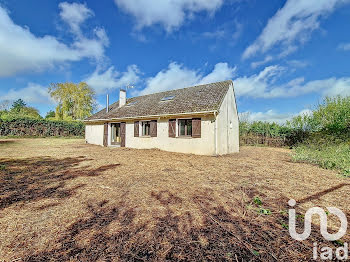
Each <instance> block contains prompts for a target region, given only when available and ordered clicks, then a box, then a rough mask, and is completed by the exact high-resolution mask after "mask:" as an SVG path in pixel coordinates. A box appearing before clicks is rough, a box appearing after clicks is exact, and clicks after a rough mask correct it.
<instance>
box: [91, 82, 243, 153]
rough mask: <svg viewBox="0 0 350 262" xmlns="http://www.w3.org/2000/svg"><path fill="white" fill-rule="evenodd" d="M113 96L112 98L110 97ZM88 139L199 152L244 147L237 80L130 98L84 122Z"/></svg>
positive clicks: (123, 97) (104, 143)
mask: <svg viewBox="0 0 350 262" xmlns="http://www.w3.org/2000/svg"><path fill="white" fill-rule="evenodd" d="M107 100H108V99H107ZM85 124H86V129H85V139H86V142H87V143H90V144H96V145H102V146H120V147H130V148H138V149H145V148H159V149H162V150H166V151H172V152H181V153H193V154H200V155H223V154H229V153H234V152H238V151H239V127H238V125H239V124H238V114H237V106H236V99H235V93H234V89H233V82H232V81H231V80H229V81H223V82H217V83H212V84H205V85H197V86H193V87H187V88H183V89H175V90H171V91H166V92H161V93H155V94H150V95H144V96H138V97H133V98H128V99H127V98H126V91H125V90H120V96H119V101H118V102H116V103H114V104H112V105H108V102H107V106H106V109H103V110H101V111H100V112H98V113H96V114H94V115H92V116H90V117H89V118H87V119H86V120H85Z"/></svg>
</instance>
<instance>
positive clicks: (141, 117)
mask: <svg viewBox="0 0 350 262" xmlns="http://www.w3.org/2000/svg"><path fill="white" fill-rule="evenodd" d="M203 114H205V115H208V114H214V115H217V114H218V111H217V110H212V111H201V112H190V113H178V114H163V115H148V116H131V117H123V118H101V119H91V120H84V122H99V121H104V122H105V121H121V120H132V119H145V118H146V119H148V118H160V117H174V116H183V115H203Z"/></svg>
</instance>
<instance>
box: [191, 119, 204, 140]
mask: <svg viewBox="0 0 350 262" xmlns="http://www.w3.org/2000/svg"><path fill="white" fill-rule="evenodd" d="M201 132H202V131H201V119H200V118H193V119H192V137H193V138H200V137H201Z"/></svg>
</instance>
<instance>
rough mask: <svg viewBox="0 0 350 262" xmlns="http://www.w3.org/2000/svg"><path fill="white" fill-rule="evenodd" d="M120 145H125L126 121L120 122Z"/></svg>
mask: <svg viewBox="0 0 350 262" xmlns="http://www.w3.org/2000/svg"><path fill="white" fill-rule="evenodd" d="M120 146H121V147H125V122H122V123H120Z"/></svg>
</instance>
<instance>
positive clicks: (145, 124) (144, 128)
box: [142, 121, 151, 136]
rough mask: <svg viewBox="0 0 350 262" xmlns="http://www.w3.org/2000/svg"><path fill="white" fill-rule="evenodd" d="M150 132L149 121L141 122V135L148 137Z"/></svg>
mask: <svg viewBox="0 0 350 262" xmlns="http://www.w3.org/2000/svg"><path fill="white" fill-rule="evenodd" d="M150 130H151V121H143V122H142V135H143V136H149V135H150Z"/></svg>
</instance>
